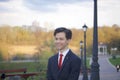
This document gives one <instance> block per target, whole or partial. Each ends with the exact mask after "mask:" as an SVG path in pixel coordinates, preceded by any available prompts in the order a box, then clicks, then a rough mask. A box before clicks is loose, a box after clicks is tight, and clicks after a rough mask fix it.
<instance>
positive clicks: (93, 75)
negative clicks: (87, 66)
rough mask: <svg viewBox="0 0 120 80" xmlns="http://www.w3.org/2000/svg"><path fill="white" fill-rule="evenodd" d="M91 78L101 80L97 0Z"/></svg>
mask: <svg viewBox="0 0 120 80" xmlns="http://www.w3.org/2000/svg"><path fill="white" fill-rule="evenodd" d="M90 80H100V77H99V64H98V30H97V0H94V28H93V53H92V64H91V77H90Z"/></svg>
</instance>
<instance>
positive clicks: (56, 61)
mask: <svg viewBox="0 0 120 80" xmlns="http://www.w3.org/2000/svg"><path fill="white" fill-rule="evenodd" d="M55 67H56V69H57V71H58V70H59V68H58V54H57V55H56V57H55Z"/></svg>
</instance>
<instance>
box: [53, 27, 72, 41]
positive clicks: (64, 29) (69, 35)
mask: <svg viewBox="0 0 120 80" xmlns="http://www.w3.org/2000/svg"><path fill="white" fill-rule="evenodd" d="M60 32H64V33H65V36H66V39H67V40H68V39H71V38H72V31H71V30H70V29H67V28H65V27H59V28H57V29H55V31H54V36H55V35H56V34H57V33H60Z"/></svg>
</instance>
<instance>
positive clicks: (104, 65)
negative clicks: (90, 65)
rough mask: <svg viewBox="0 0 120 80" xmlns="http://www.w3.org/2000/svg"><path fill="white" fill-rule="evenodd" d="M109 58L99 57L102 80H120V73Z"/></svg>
mask: <svg viewBox="0 0 120 80" xmlns="http://www.w3.org/2000/svg"><path fill="white" fill-rule="evenodd" d="M108 58H109V56H105V55H104V56H99V60H98V62H99V64H100V80H120V72H117V71H116V68H115V67H114V66H113V65H112V64H111V63H110V62H109V60H108Z"/></svg>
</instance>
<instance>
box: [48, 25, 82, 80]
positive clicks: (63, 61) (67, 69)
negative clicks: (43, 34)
mask: <svg viewBox="0 0 120 80" xmlns="http://www.w3.org/2000/svg"><path fill="white" fill-rule="evenodd" d="M54 38H55V46H56V48H57V50H58V53H57V54H55V55H54V56H52V57H50V58H49V60H48V69H47V80H78V77H79V73H80V66H81V60H80V58H79V57H78V56H76V55H75V54H74V53H73V52H72V51H71V50H70V49H69V48H68V44H69V43H70V40H71V38H72V32H71V30H69V29H66V28H64V27H60V28H57V29H56V30H55V31H54Z"/></svg>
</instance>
